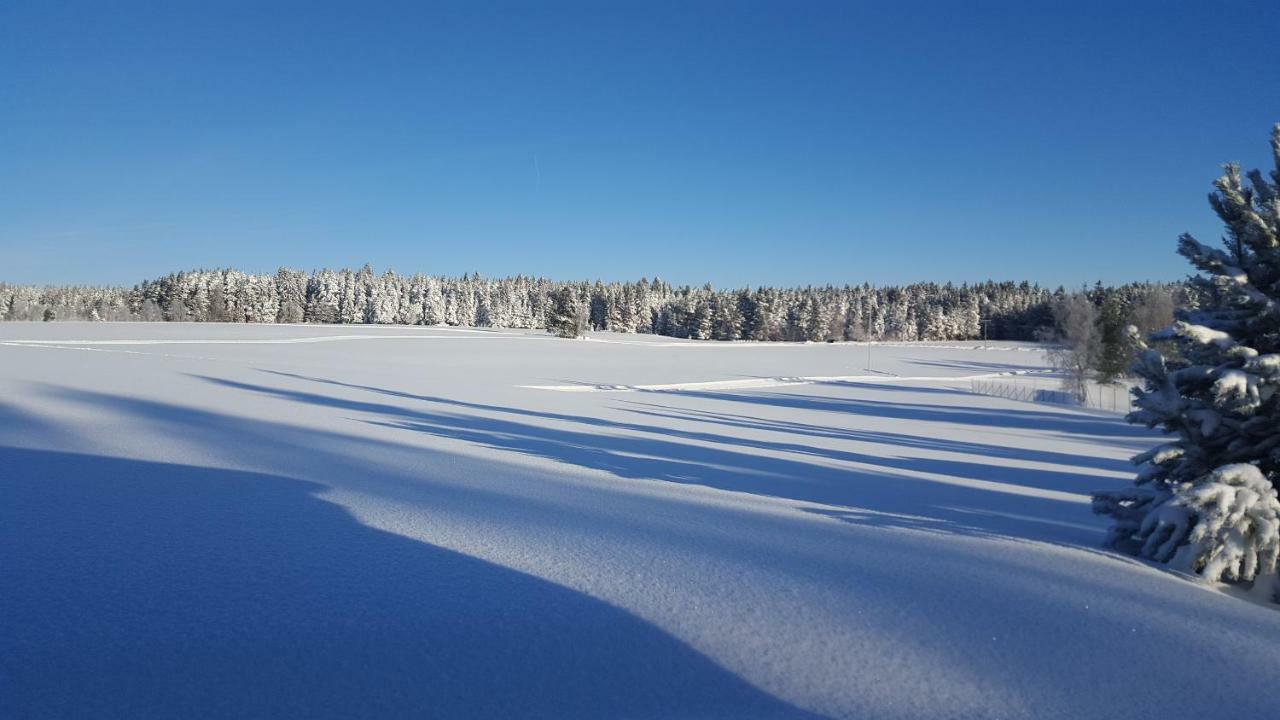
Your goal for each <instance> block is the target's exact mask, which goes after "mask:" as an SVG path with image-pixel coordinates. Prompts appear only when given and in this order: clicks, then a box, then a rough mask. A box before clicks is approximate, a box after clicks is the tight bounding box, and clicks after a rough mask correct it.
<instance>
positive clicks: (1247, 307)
mask: <svg viewBox="0 0 1280 720" xmlns="http://www.w3.org/2000/svg"><path fill="white" fill-rule="evenodd" d="M1271 148H1272V153H1273V155H1274V160H1275V164H1276V169H1275V170H1274V171H1273V172H1272V173H1271V180H1270V181H1268V180H1266V179H1265V178H1264V177H1263V176H1262V174H1261V173H1259V172H1258V171H1256V170H1255V171H1253V172H1250V173H1249V174H1248V176H1247V177H1248V183H1247V184H1246V183H1245V181H1244V178H1243V177H1242V176H1241V173H1240V169H1239V167H1238V166H1236V165H1234V164H1231V165H1227V166H1225V167H1226V172H1225V173H1224V174H1223V176H1222V177H1220V178H1218V180H1217V182H1216V183H1215V186H1216V190H1215V192H1214V193H1212V194H1211V195H1210V196H1209V203H1210V205H1211V206H1212V207H1213V209H1214V211H1215V212H1216V213H1217V215H1218V217H1219V218H1221V219H1222V222H1223V224H1224V225H1225V226H1226V235H1225V237H1224V245H1225V249H1218V248H1214V247H1209V246H1207V245H1203V244H1201V243H1200V242H1198V241H1197V240H1196V239H1195V238H1193V237H1191V236H1190V235H1183V236H1182V237H1181V238H1179V241H1178V252H1179V253H1180V254H1181V255H1183V256H1184V257H1185V258H1187V260H1189V261H1190V262H1191V264H1192V265H1194V266H1195V268H1196V269H1197V270H1198V271H1199V273H1200V274H1199V275H1197V276H1196V277H1194V278H1192V281H1191V282H1192V286H1193V289H1194V290H1195V291H1196V292H1197V293H1198V295H1199V296H1200V299H1201V302H1200V303H1199V307H1197V308H1196V309H1194V310H1188V311H1182V312H1180V313H1179V317H1178V320H1177V321H1176V322H1175V323H1174V324H1173V326H1172V327H1170V328H1168V329H1167V330H1163V331H1159V332H1156V333H1154V334H1153V335H1152V336H1150V338H1149V340H1151V341H1156V342H1169V343H1171V344H1172V345H1173V346H1174V347H1175V348H1176V352H1166V353H1163V354H1162V353H1161V352H1160V351H1159V350H1157V349H1154V348H1149V347H1146V346H1145V345H1143V346H1142V347H1143V350H1144V351H1143V352H1142V354H1141V356H1140V357H1139V359H1138V362H1137V364H1136V366H1135V370H1136V371H1137V372H1138V374H1139V375H1140V376H1141V377H1142V379H1143V388H1142V389H1140V390H1137V391H1135V393H1134V394H1135V397H1136V404H1137V407H1138V409H1137V410H1136V411H1135V412H1133V413H1131V414H1130V416H1129V419H1130V421H1131V422H1136V423H1142V424H1145V425H1147V426H1148V427H1159V428H1160V429H1162V430H1163V431H1164V432H1165V433H1166V434H1168V435H1171V436H1173V440H1172V442H1169V443H1167V444H1164V445H1161V446H1159V447H1156V448H1154V449H1152V450H1151V451H1149V452H1145V453H1142V454H1141V455H1139V456H1137V457H1136V458H1135V459H1134V460H1135V462H1137V463H1139V464H1140V465H1141V469H1140V471H1139V472H1138V477H1137V480H1136V486H1135V487H1133V488H1129V489H1125V490H1121V491H1111V492H1099V493H1095V495H1094V510H1095V511H1096V512H1098V513H1100V514H1104V515H1109V516H1111V517H1112V519H1113V521H1114V522H1113V525H1112V528H1111V531H1110V533H1109V534H1108V538H1107V542H1108V543H1109V544H1110V545H1112V546H1113V547H1116V548H1119V549H1121V550H1125V551H1128V552H1131V553H1133V554H1136V555H1139V556H1141V557H1145V558H1149V559H1152V560H1156V561H1159V562H1168V563H1170V564H1172V565H1174V566H1176V567H1178V568H1179V569H1183V570H1186V571H1188V572H1192V573H1196V574H1198V575H1199V576H1201V577H1202V578H1204V579H1205V580H1208V581H1217V580H1226V581H1239V582H1250V581H1255V580H1256V579H1257V578H1259V576H1262V575H1266V574H1270V573H1274V572H1275V568H1276V556H1277V552H1278V551H1280V501H1278V500H1277V492H1276V486H1277V483H1278V482H1280V394H1277V393H1276V388H1277V387H1278V386H1280V125H1277V126H1276V127H1275V129H1274V130H1273V132H1272V139H1271ZM1138 342H1141V341H1140V340H1139V341H1138ZM1153 344H1155V343H1154V342H1153Z"/></svg>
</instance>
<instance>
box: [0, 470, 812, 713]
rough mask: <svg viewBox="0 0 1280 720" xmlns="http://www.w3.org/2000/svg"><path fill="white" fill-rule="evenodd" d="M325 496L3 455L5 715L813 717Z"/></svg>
mask: <svg viewBox="0 0 1280 720" xmlns="http://www.w3.org/2000/svg"><path fill="white" fill-rule="evenodd" d="M323 489H324V488H323V486H321V485H317V484H315V483H310V482H304V481H299V480H295V479H291V478H286V477H281V476H276V475H266V474H260V473H252V472H243V471H229V470H216V469H209V468H201V467H192V466H186V465H173V464H164V463H154V462H142V461H136V460H125V459H118V458H109V457H101V456H94V455H78V454H71V453H63V452H48V451H38V450H26V449H18V448H13V447H0V617H3V618H4V623H3V624H4V627H5V631H4V640H3V652H2V653H0V715H3V716H5V717H23V718H43V717H89V716H92V717H98V718H113V717H120V718H137V717H186V718H205V717H219V718H274V717H308V718H344V719H346V718H359V717H370V718H408V717H415V718H417V717H503V718H506V717H549V718H560V717H593V718H594V717H610V716H618V715H625V716H628V717H672V716H690V715H697V716H702V717H714V716H718V717H746V716H750V717H757V716H771V717H811V716H810V715H808V714H805V713H802V712H801V711H799V710H797V709H795V708H793V707H790V706H787V705H785V704H783V703H781V702H779V701H777V700H776V699H774V698H772V697H770V696H768V695H766V694H764V693H762V692H760V691H758V690H756V689H755V688H753V687H751V686H749V685H747V684H746V683H745V682H743V681H742V680H740V679H739V678H737V677H736V676H734V675H732V674H730V673H728V672H726V671H724V670H723V669H721V668H719V667H718V666H717V665H715V664H714V663H712V662H711V661H710V660H708V659H707V658H705V657H704V656H702V655H701V654H699V653H697V652H695V651H693V650H692V649H690V648H688V647H687V646H686V645H684V644H683V643H681V642H679V641H677V640H675V639H673V638H672V637H670V636H669V635H667V634H666V633H664V632H662V631H660V630H658V629H656V628H654V627H653V626H651V625H649V624H647V623H645V622H643V621H641V620H639V619H637V618H636V617H634V616H632V615H631V614H629V613H627V612H625V611H623V610H620V609H617V608H615V607H613V606H611V605H608V604H605V603H603V602H600V601H598V600H595V599H593V598H590V597H588V596H585V595H583V594H581V593H578V592H575V591H573V590H569V589H567V588H564V587H562V586H559V585H556V584H553V583H550V582H546V581H543V580H540V579H538V578H535V577H532V576H529V575H526V574H523V573H520V572H517V571H513V570H509V569H506V568H503V567H500V566H497V565H493V564H491V563H488V562H484V561H481V560H477V559H474V558H471V557H468V556H465V555H461V554H459V553H455V552H452V551H449V550H445V549H442V548H439V547H434V546H431V545H428V544H424V543H421V542H417V541H414V540H409V539H405V538H402V537H400V536H397V535H392V534H389V533H385V532H382V531H379V530H376V529H372V528H369V527H367V526H364V525H362V524H360V523H359V522H357V521H356V520H355V519H354V518H352V517H351V516H350V515H349V514H348V513H347V512H346V511H345V510H343V509H341V508H340V507H338V506H336V505H333V504H331V503H328V502H325V501H323V500H321V499H319V498H317V497H316V494H317V493H318V492H320V491H321V490H323ZM655 668H661V669H662V671H661V672H655Z"/></svg>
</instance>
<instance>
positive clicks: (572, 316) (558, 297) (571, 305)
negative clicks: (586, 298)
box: [547, 285, 591, 338]
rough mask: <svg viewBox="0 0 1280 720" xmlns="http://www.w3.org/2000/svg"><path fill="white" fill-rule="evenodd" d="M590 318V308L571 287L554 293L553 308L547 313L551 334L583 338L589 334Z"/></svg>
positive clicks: (552, 298)
mask: <svg viewBox="0 0 1280 720" xmlns="http://www.w3.org/2000/svg"><path fill="white" fill-rule="evenodd" d="M590 318H591V311H590V307H589V306H588V304H587V303H585V302H583V301H582V300H580V299H579V297H578V293H577V292H575V291H574V289H573V288H572V287H571V286H569V285H565V286H563V287H561V288H560V289H558V290H556V291H555V292H554V293H552V295H551V308H550V309H549V310H548V312H547V330H548V331H549V332H551V333H554V334H555V335H557V336H559V337H562V338H578V337H582V336H583V335H586V333H587V324H588V322H589V321H590Z"/></svg>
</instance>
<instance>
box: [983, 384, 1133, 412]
mask: <svg viewBox="0 0 1280 720" xmlns="http://www.w3.org/2000/svg"><path fill="white" fill-rule="evenodd" d="M1045 381H1046V378H1043V377H1041V378H1027V379H1026V380H1025V381H1019V380H972V381H970V383H971V389H972V391H973V392H974V393H976V394H978V395H990V396H993V397H1001V398H1005V399H1007V400H1018V401H1021V402H1038V403H1051V404H1054V405H1072V406H1074V407H1087V408H1093V409H1095V410H1106V411H1108V412H1115V413H1129V412H1132V411H1133V409H1134V408H1133V396H1132V395H1131V394H1130V393H1129V386H1128V385H1122V384H1116V385H1100V384H1097V383H1090V384H1089V387H1088V388H1087V389H1086V393H1085V398H1084V399H1083V400H1081V399H1079V398H1076V397H1075V396H1074V395H1073V394H1072V393H1070V392H1067V391H1066V390H1062V389H1058V388H1054V387H1046V386H1045V385H1044V382H1045ZM1055 384H1056V383H1055Z"/></svg>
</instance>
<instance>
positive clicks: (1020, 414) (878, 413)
mask: <svg viewBox="0 0 1280 720" xmlns="http://www.w3.org/2000/svg"><path fill="white" fill-rule="evenodd" d="M680 395H682V396H686V397H699V398H706V399H709V400H718V401H722V402H737V403H746V404H752V405H770V406H773V407H782V408H796V409H800V410H821V411H825V412H836V413H850V414H855V415H864V416H868V417H883V418H893V419H897V420H917V421H924V422H946V423H958V424H963V425H974V426H978V427H999V428H1009V429H1023V430H1040V431H1048V432H1056V433H1061V434H1064V435H1086V436H1097V437H1104V438H1105V437H1119V438H1135V439H1138V438H1150V437H1151V431H1149V430H1146V429H1144V428H1139V427H1135V426H1132V425H1126V424H1125V423H1124V422H1122V421H1120V420H1118V419H1112V418H1110V417H1099V416H1096V415H1091V414H1088V413H1083V412H1081V413H1076V412H1065V411H1064V412H1045V411H1041V410H1015V409H1009V408H1000V409H998V410H996V409H991V408H981V407H961V406H945V405H930V404H920V403H903V402H888V401H885V400H864V399H857V398H830V397H818V396H814V395H804V394H797V393H780V392H759V391H752V392H745V391H735V392H732V393H728V392H715V391H705V390H681V391H680Z"/></svg>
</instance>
